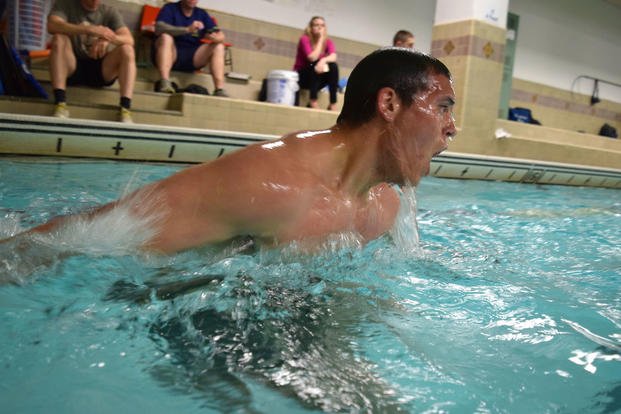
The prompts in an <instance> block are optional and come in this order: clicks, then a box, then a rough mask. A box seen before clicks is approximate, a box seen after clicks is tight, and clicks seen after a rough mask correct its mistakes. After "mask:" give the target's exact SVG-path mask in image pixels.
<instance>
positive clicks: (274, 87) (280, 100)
mask: <svg viewBox="0 0 621 414" xmlns="http://www.w3.org/2000/svg"><path fill="white" fill-rule="evenodd" d="M298 89H300V88H299V86H298V73H297V72H294V71H291V70H272V71H270V72H269V73H268V74H267V101H268V102H271V103H277V104H283V105H290V106H293V105H295V93H296V92H297V91H298Z"/></svg>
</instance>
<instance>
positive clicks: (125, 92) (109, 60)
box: [101, 45, 136, 98]
mask: <svg viewBox="0 0 621 414" xmlns="http://www.w3.org/2000/svg"><path fill="white" fill-rule="evenodd" d="M101 71H102V74H103V78H104V80H106V81H110V80H112V79H115V78H117V77H118V78H119V86H120V88H121V89H120V93H121V96H125V97H127V98H131V97H132V95H133V93H134V82H135V81H136V59H135V56H134V47H133V46H130V45H121V46H118V47H116V48H114V49H113V50H112V51H111V52H109V53H108V54H107V55H106V56H105V57H104V59H103V63H102V67H101Z"/></svg>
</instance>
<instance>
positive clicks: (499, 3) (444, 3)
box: [434, 0, 509, 29]
mask: <svg viewBox="0 0 621 414" xmlns="http://www.w3.org/2000/svg"><path fill="white" fill-rule="evenodd" d="M508 11H509V0H437V2H436V15H435V21H434V24H436V25H438V24H444V23H453V22H458V21H462V20H481V21H484V22H485V23H488V24H492V25H494V26H498V27H500V28H502V29H504V28H506V25H507V12H508Z"/></svg>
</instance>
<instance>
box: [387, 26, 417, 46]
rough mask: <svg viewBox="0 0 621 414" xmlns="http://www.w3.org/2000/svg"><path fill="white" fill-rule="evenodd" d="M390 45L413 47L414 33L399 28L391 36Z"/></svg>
mask: <svg viewBox="0 0 621 414" xmlns="http://www.w3.org/2000/svg"><path fill="white" fill-rule="evenodd" d="M392 45H393V46H395V47H405V48H407V49H414V35H413V34H412V32H408V31H407V30H399V31H398V32H397V33H395V36H394V37H393V38H392Z"/></svg>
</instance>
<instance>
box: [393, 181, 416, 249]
mask: <svg viewBox="0 0 621 414" xmlns="http://www.w3.org/2000/svg"><path fill="white" fill-rule="evenodd" d="M396 190H397V192H398V193H399V198H400V201H401V206H400V207H399V213H398V214H397V219H396V220H395V225H394V226H393V228H392V230H391V232H390V235H391V236H392V239H393V240H394V242H395V244H396V246H397V247H398V248H399V249H400V250H402V251H403V252H404V253H406V254H408V255H412V256H420V255H421V254H422V253H423V251H422V249H421V247H420V237H419V235H418V221H417V220H416V208H417V207H416V206H417V204H416V187H414V186H413V185H409V184H408V185H405V186H403V187H402V188H396Z"/></svg>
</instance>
